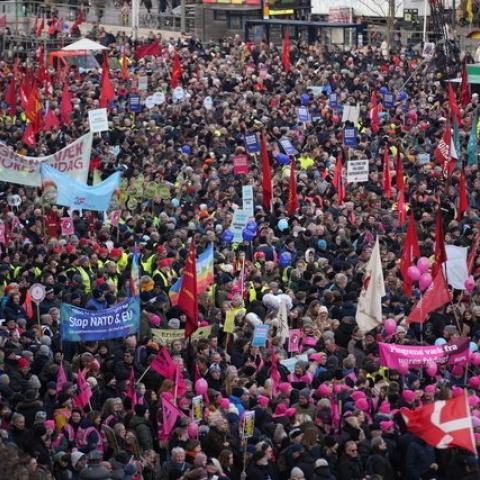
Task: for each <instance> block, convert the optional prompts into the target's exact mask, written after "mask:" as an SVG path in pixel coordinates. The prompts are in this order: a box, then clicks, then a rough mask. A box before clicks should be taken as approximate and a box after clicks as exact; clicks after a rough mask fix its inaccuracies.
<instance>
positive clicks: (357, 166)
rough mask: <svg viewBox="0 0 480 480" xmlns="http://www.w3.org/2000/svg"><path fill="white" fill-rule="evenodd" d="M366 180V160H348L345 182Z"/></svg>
mask: <svg viewBox="0 0 480 480" xmlns="http://www.w3.org/2000/svg"><path fill="white" fill-rule="evenodd" d="M357 182H368V160H348V162H347V183H357Z"/></svg>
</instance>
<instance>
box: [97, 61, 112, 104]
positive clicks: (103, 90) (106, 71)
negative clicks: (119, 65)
mask: <svg viewBox="0 0 480 480" xmlns="http://www.w3.org/2000/svg"><path fill="white" fill-rule="evenodd" d="M113 97H114V92H113V87H112V82H111V81H110V65H109V64H108V55H107V54H106V53H105V54H104V56H103V63H102V78H101V80H100V108H107V107H108V104H109V103H110V102H111V101H112V100H113Z"/></svg>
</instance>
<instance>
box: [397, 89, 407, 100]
mask: <svg viewBox="0 0 480 480" xmlns="http://www.w3.org/2000/svg"><path fill="white" fill-rule="evenodd" d="M407 98H408V95H407V92H406V91H405V90H400V92H399V94H398V99H399V100H400V101H401V102H403V101H404V100H406V99H407Z"/></svg>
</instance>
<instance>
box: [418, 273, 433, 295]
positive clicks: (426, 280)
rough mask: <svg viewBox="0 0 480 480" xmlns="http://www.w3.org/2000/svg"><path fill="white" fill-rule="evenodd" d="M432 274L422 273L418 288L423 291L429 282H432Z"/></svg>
mask: <svg viewBox="0 0 480 480" xmlns="http://www.w3.org/2000/svg"><path fill="white" fill-rule="evenodd" d="M432 281H433V279H432V276H431V275H430V274H429V273H428V272H425V273H422V275H421V277H420V280H419V281H418V286H419V287H420V290H421V291H422V292H423V291H424V290H426V289H427V288H428V287H429V286H430V285H431V284H432Z"/></svg>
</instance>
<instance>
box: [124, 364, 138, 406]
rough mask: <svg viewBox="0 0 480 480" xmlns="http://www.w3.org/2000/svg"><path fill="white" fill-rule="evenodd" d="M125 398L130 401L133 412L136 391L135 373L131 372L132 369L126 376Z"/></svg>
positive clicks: (131, 369) (136, 400)
mask: <svg viewBox="0 0 480 480" xmlns="http://www.w3.org/2000/svg"><path fill="white" fill-rule="evenodd" d="M125 396H126V397H127V398H129V399H130V402H131V404H132V410H133V409H134V407H135V405H136V404H137V403H138V399H137V391H136V390H135V372H134V371H133V367H132V368H130V373H129V374H128V386H127V392H126V393H125Z"/></svg>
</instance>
